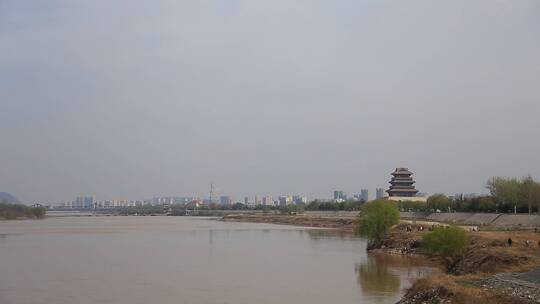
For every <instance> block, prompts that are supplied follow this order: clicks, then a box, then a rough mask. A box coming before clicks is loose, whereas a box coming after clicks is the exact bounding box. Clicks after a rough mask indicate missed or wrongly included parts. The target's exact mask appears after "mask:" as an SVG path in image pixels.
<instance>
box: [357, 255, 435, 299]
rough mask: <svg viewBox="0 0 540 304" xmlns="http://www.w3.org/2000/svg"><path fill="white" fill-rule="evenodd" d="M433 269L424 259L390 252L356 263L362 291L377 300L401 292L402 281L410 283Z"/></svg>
mask: <svg viewBox="0 0 540 304" xmlns="http://www.w3.org/2000/svg"><path fill="white" fill-rule="evenodd" d="M431 271H432V268H431V267H430V266H429V265H427V264H426V262H425V261H424V260H421V259H418V258H414V257H408V256H399V255H389V254H375V255H368V257H367V259H366V261H365V262H363V263H358V264H356V265H355V272H356V275H357V280H358V284H359V285H360V288H361V289H362V292H363V293H364V294H366V295H369V296H372V297H373V298H374V300H375V301H377V299H380V300H381V301H383V300H384V299H385V298H386V297H388V296H392V295H397V294H399V293H400V292H401V291H402V286H401V284H402V282H406V281H409V283H410V282H411V281H413V280H415V279H417V278H420V277H424V276H426V275H427V274H429V273H430V272H431Z"/></svg>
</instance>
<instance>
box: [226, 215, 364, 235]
mask: <svg viewBox="0 0 540 304" xmlns="http://www.w3.org/2000/svg"><path fill="white" fill-rule="evenodd" d="M222 221H224V222H246V223H267V224H281V225H294V226H302V227H319V228H333V229H340V230H343V231H347V232H352V231H353V228H354V222H355V218H351V217H323V216H309V215H284V214H273V213H272V214H260V213H258V214H229V215H225V216H223V217H222Z"/></svg>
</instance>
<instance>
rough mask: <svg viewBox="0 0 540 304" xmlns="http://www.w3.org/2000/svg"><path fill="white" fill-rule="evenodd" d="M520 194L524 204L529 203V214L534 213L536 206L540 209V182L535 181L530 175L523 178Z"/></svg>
mask: <svg viewBox="0 0 540 304" xmlns="http://www.w3.org/2000/svg"><path fill="white" fill-rule="evenodd" d="M520 196H521V200H522V201H523V202H524V204H526V205H527V210H528V211H529V214H531V213H532V210H533V207H534V206H536V208H537V210H540V209H539V206H540V184H539V183H538V182H536V181H534V180H533V178H532V177H531V176H530V175H529V176H526V177H524V178H523V179H521V189H520Z"/></svg>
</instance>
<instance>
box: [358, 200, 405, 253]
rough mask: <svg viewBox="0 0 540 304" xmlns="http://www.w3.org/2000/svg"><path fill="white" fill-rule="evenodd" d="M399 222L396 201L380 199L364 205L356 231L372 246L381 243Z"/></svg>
mask: <svg viewBox="0 0 540 304" xmlns="http://www.w3.org/2000/svg"><path fill="white" fill-rule="evenodd" d="M398 222H399V211H398V208H397V206H396V205H395V203H394V202H391V201H388V200H384V199H379V200H374V201H371V202H369V203H365V204H364V205H362V208H361V209H360V215H359V216H358V220H357V221H356V225H355V232H356V233H357V234H359V235H361V236H364V237H366V238H367V239H368V240H369V241H370V247H373V246H375V245H377V244H379V243H380V241H381V239H382V237H383V236H384V235H385V234H386V232H387V231H388V230H389V229H390V228H391V227H392V226H394V225H396V224H397V223H398Z"/></svg>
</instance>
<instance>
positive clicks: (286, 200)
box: [278, 195, 292, 206]
mask: <svg viewBox="0 0 540 304" xmlns="http://www.w3.org/2000/svg"><path fill="white" fill-rule="evenodd" d="M278 201H279V205H280V206H287V205H290V204H291V203H292V197H290V196H288V195H284V196H280V197H279V198H278Z"/></svg>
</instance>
